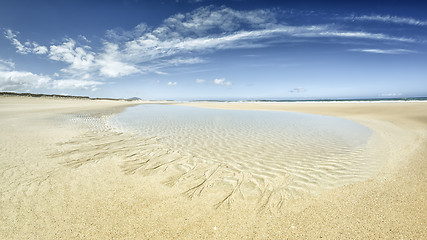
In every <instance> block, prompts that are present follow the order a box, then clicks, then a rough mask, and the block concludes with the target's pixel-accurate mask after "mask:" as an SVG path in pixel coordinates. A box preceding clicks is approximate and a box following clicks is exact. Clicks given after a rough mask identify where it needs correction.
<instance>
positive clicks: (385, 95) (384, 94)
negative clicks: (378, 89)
mask: <svg viewBox="0 0 427 240" xmlns="http://www.w3.org/2000/svg"><path fill="white" fill-rule="evenodd" d="M380 96H381V97H398V96H402V93H381V94H380Z"/></svg>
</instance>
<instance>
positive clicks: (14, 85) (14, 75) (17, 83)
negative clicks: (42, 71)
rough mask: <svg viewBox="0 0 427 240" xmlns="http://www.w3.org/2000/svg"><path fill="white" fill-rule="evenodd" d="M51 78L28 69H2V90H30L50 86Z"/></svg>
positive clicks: (0, 82) (0, 88)
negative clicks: (27, 70)
mask: <svg viewBox="0 0 427 240" xmlns="http://www.w3.org/2000/svg"><path fill="white" fill-rule="evenodd" d="M50 81H51V78H50V77H48V76H44V75H38V74H34V73H31V72H26V71H15V70H11V71H10V70H9V71H8V70H0V91H28V90H30V89H35V88H36V89H37V88H44V87H48V86H49V83H50Z"/></svg>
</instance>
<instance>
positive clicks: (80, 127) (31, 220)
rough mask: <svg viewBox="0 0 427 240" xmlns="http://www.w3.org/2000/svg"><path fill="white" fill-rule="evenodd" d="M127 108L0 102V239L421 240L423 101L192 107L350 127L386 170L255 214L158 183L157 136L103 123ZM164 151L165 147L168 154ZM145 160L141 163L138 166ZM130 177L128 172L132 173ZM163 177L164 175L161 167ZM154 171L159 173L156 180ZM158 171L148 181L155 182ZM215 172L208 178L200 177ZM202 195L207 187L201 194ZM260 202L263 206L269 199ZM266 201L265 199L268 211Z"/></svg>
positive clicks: (238, 204) (426, 171)
mask: <svg viewBox="0 0 427 240" xmlns="http://www.w3.org/2000/svg"><path fill="white" fill-rule="evenodd" d="M132 104H133V103H130V102H124V101H105V100H104V101H93V100H82V99H75V100H72V99H54V98H31V97H2V98H0V129H1V132H2V134H1V135H0V146H1V149H0V178H1V181H0V191H1V196H0V197H1V204H0V213H1V214H0V215H1V216H0V226H1V227H0V238H2V239H34V238H41V239H56V238H65V239H105V238H115V239H148V238H149V239H172V238H178V239H195V238H202V239H215V238H216V239H241V238H258V239H266V238H270V239H301V238H308V239H313V238H314V239H316V238H321V237H322V238H327V239H337V238H341V239H342V238H357V239H363V238H393V239H395V238H403V239H423V238H425V237H426V236H427V231H426V227H427V220H426V219H427V204H426V202H425V199H426V198H427V194H426V191H425V189H427V188H426V185H427V181H426V179H427V178H426V176H427V159H426V158H427V149H426V147H425V146H427V113H426V112H427V111H425V109H427V103H425V102H413V103H412V102H404V103H194V104H190V105H193V106H198V107H212V108H226V109H228V108H231V109H251V110H280V111H294V112H306V113H314V114H323V115H330V116H339V117H343V118H347V119H350V120H353V121H356V122H358V123H361V124H363V125H365V126H368V127H369V128H371V129H372V130H373V131H374V132H375V133H376V134H378V136H379V137H380V138H381V139H382V141H383V143H384V144H385V146H386V149H387V150H386V151H385V153H384V154H385V155H386V156H385V158H386V160H387V161H386V164H385V166H384V167H383V169H382V170H381V172H380V173H379V174H378V175H376V176H374V177H373V178H371V179H368V180H366V181H362V182H357V183H353V184H349V185H346V186H344V187H340V188H337V189H333V190H329V191H326V192H323V193H321V194H318V195H308V196H305V197H302V198H299V199H293V200H289V201H284V202H283V204H282V205H281V207H280V209H276V210H275V211H271V210H268V208H265V209H263V210H262V211H259V210H257V209H259V205H260V204H261V205H262V202H263V201H264V200H262V201H261V202H255V203H253V204H245V201H244V199H243V200H242V199H238V198H236V199H234V200H231V201H230V202H231V203H232V204H230V205H229V207H220V208H215V207H212V206H213V205H214V204H215V202H214V201H212V199H214V198H213V196H214V195H215V192H213V193H212V192H209V191H205V192H204V194H201V195H200V196H199V197H196V198H189V197H188V194H185V193H184V192H183V190H184V189H185V188H183V187H179V186H178V187H171V186H169V185H168V184H165V182H164V178H165V176H162V172H163V170H161V169H162V167H163V166H158V165H159V164H162V163H165V162H168V161H171V160H173V159H174V157H173V156H174V155H173V154H170V152H169V153H168V154H169V155H167V156H169V157H167V158H164V159H162V158H158V161H157V162H155V164H154V165H150V166H151V168H153V170H152V171H149V172H147V171H141V168H139V169H138V168H136V169H135V166H136V167H138V166H139V167H141V166H144V169H145V170H146V169H148V168H150V167H148V168H147V165H142V164H141V159H147V158H150V156H151V157H159V156H160V155H161V154H162V153H161V152H158V153H156V154H159V155H158V156H152V155H149V154H150V153H147V152H143V151H139V150H141V149H142V150H143V149H147V146H149V145H153V146H157V148H158V149H159V151H161V150H162V145H159V141H158V140H157V139H155V138H149V139H141V137H140V136H137V135H132V134H123V133H117V132H114V131H111V129H109V127H108V126H107V125H105V121H106V120H107V119H108V117H109V116H111V115H112V114H115V113H119V112H120V111H122V110H123V109H124V108H125V107H127V106H130V105H132ZM166 152H167V149H166ZM144 154H148V155H147V156H143V155H144ZM129 169H135V171H128V170H129ZM163 169H164V168H163ZM156 171H157V172H156ZM153 172H155V174H152V173H153ZM211 174H212V173H211V172H209V171H206V172H205V173H204V174H203V176H202V177H205V178H206V179H207V178H208V177H209V176H210V175H211ZM208 187H209V186H207V188H208ZM264 202H265V201H264ZM267 203H268V201H267Z"/></svg>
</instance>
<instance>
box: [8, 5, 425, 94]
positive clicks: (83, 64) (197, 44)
mask: <svg viewBox="0 0 427 240" xmlns="http://www.w3.org/2000/svg"><path fill="white" fill-rule="evenodd" d="M279 19H280V13H279V11H278V10H274V9H258V10H246V11H245V10H234V9H231V8H228V7H213V6H208V7H201V8H197V9H195V10H194V11H192V12H188V13H178V14H175V15H172V16H170V17H168V18H166V19H165V20H164V21H163V22H162V23H161V24H160V25H159V26H157V27H150V26H148V25H147V24H145V23H141V24H138V25H137V26H136V27H135V28H133V29H132V30H130V31H126V30H122V29H112V30H107V31H106V33H105V36H104V39H103V40H102V45H101V46H100V47H99V46H98V47H96V46H95V47H94V48H92V47H91V46H89V44H90V45H92V46H93V45H94V44H95V43H93V42H91V41H90V40H88V39H87V38H86V37H84V36H83V35H78V37H77V38H76V39H80V41H77V40H75V39H73V38H65V39H63V40H62V41H61V42H60V43H59V44H49V45H50V46H44V45H42V44H38V43H36V42H34V41H26V42H24V43H23V42H21V41H20V40H18V35H19V33H18V32H14V31H12V30H11V29H6V30H5V32H4V35H5V37H6V38H7V39H8V40H9V41H10V42H11V43H12V45H13V46H14V47H15V48H16V51H17V52H18V53H20V54H24V55H27V54H36V55H40V56H43V55H44V56H45V57H46V58H48V59H50V60H53V61H57V62H60V63H62V64H63V67H62V68H61V69H60V71H59V72H58V73H57V76H44V75H37V74H33V75H31V74H28V72H26V74H27V75H25V74H24V72H21V74H18V72H15V73H13V74H12V75H10V73H9V75H7V76H8V79H10V81H9V80H8V81H7V82H8V84H12V82H15V83H16V84H18V83H19V81H18V80H17V79H19V78H20V79H33V78H37V77H39V78H40V79H42V82H43V84H44V82H48V84H46V86H47V87H48V88H55V89H67V88H72V89H88V90H89V89H90V90H93V89H96V88H97V87H99V86H100V85H102V84H103V83H105V82H106V81H108V79H114V78H121V77H125V76H129V75H132V74H146V73H156V74H167V70H168V69H170V68H174V67H179V66H182V65H194V64H204V63H206V60H205V59H206V58H204V57H203V56H202V55H204V54H210V53H212V52H215V51H218V50H226V49H239V48H261V47H267V46H270V45H271V44H277V43H282V44H283V43H288V42H294V41H296V40H297V41H299V42H304V41H322V40H321V39H325V38H327V39H336V40H339V39H355V40H360V41H362V40H363V41H377V42H380V43H384V42H393V43H414V42H416V40H415V39H412V38H408V37H402V36H393V35H388V34H385V33H374V32H367V31H362V30H359V29H358V30H354V31H352V30H351V28H348V27H346V28H345V29H344V28H343V27H342V26H341V27H340V26H339V25H336V24H323V25H319V24H314V25H289V24H286V23H284V22H282V21H280V20H279ZM352 19H353V20H358V21H381V22H389V23H399V24H410V25H418V26H425V25H427V23H426V22H425V21H419V20H415V19H412V18H401V17H394V16H388V15H386V16H380V15H372V16H367V15H363V16H359V17H352ZM349 29H350V30H349ZM272 42H273V43H272ZM94 49H96V50H94ZM349 51H359V52H367V53H379V54H380V53H381V54H403V53H411V52H412V51H410V50H405V49H388V50H386V49H383V50H382V49H351V50H349ZM4 66H5V64H3V68H4ZM2 71H3V78H4V79H6V73H5V72H6V70H2ZM7 71H9V72H12V70H10V69H9V70H7ZM24 75H25V76H26V77H24ZM31 81H32V80H28V81H26V80H23V81H22V83H23V86H31V84H28V82H31ZM196 82H197V83H203V81H202V80H201V79H199V80H196ZM3 83H6V80H3ZM171 83H174V82H171ZM212 83H213V84H216V85H223V86H230V85H232V83H231V82H230V81H225V79H221V78H220V79H215V80H213V82H212ZM43 84H33V86H34V87H39V86H41V85H43ZM12 85H13V84H12ZM169 85H171V84H169Z"/></svg>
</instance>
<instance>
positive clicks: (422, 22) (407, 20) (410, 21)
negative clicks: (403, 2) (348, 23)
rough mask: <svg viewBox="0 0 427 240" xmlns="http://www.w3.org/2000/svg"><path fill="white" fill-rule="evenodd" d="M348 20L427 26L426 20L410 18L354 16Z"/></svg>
mask: <svg viewBox="0 0 427 240" xmlns="http://www.w3.org/2000/svg"><path fill="white" fill-rule="evenodd" d="M347 19H352V20H357V21H377V22H384V23H395V24H408V25H414V26H427V21H426V20H417V19H414V18H409V17H398V16H390V15H363V16H354V17H348V18H347Z"/></svg>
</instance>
